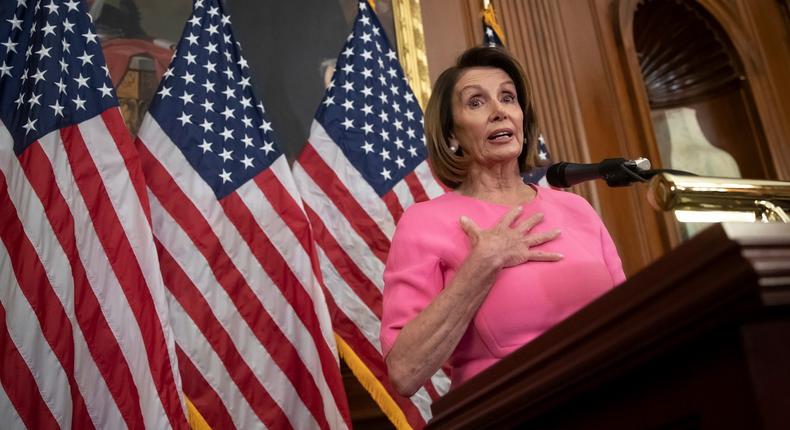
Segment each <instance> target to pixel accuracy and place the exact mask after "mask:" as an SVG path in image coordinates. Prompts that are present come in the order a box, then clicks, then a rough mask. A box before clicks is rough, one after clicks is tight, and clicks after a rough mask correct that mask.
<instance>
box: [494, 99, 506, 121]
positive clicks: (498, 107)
mask: <svg viewBox="0 0 790 430" xmlns="http://www.w3.org/2000/svg"><path fill="white" fill-rule="evenodd" d="M492 107H493V111H492V112H491V121H501V120H503V119H506V118H507V112H506V110H505V105H504V104H503V103H502V102H500V101H495V102H494V103H493V104H492Z"/></svg>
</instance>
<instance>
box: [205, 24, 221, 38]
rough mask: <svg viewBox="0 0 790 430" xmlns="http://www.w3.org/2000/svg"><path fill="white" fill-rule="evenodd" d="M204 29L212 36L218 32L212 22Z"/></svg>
mask: <svg viewBox="0 0 790 430" xmlns="http://www.w3.org/2000/svg"><path fill="white" fill-rule="evenodd" d="M206 31H208V34H210V35H212V36H213V35H215V34H217V33H218V31H217V26H216V25H214V24H211V25H209V26H208V28H207V29H206Z"/></svg>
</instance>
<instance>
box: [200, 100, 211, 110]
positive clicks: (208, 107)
mask: <svg viewBox="0 0 790 430" xmlns="http://www.w3.org/2000/svg"><path fill="white" fill-rule="evenodd" d="M201 106H203V109H205V110H206V113H208V111H212V112H214V103H211V102H210V101H208V99H206V100H205V101H203V104H202V105H201Z"/></svg>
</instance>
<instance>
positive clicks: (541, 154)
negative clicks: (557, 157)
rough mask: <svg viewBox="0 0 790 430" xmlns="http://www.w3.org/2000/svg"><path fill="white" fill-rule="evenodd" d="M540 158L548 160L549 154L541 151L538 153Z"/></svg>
mask: <svg viewBox="0 0 790 430" xmlns="http://www.w3.org/2000/svg"><path fill="white" fill-rule="evenodd" d="M538 158H540V159H541V160H548V159H549V154H546V151H540V152H538Z"/></svg>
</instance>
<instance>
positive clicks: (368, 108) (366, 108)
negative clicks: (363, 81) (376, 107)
mask: <svg viewBox="0 0 790 430" xmlns="http://www.w3.org/2000/svg"><path fill="white" fill-rule="evenodd" d="M362 112H364V113H365V116H368V115H373V107H372V106H369V105H367V104H366V105H364V106H362Z"/></svg>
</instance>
